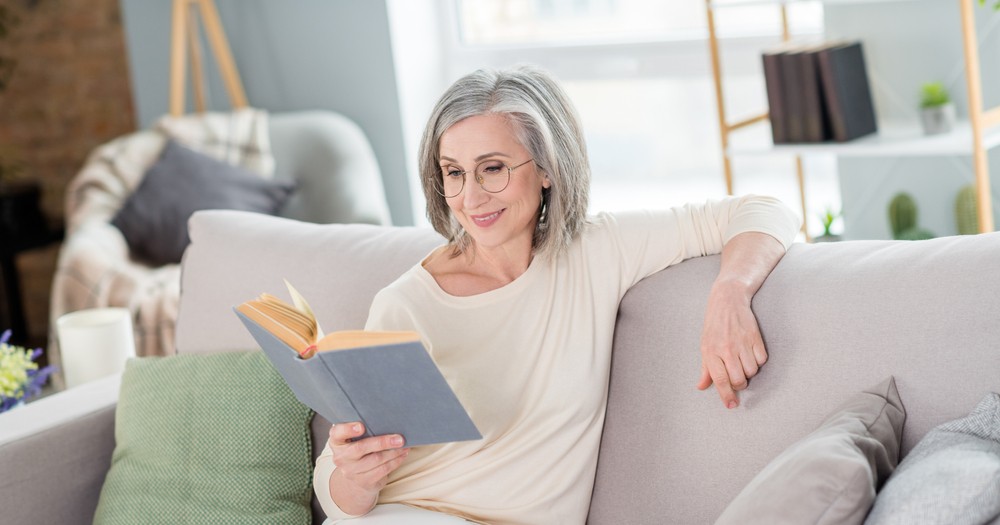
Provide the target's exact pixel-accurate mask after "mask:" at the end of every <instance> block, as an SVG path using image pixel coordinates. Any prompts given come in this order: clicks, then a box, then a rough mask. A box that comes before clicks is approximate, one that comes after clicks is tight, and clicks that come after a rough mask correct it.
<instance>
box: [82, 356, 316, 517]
mask: <svg viewBox="0 0 1000 525" xmlns="http://www.w3.org/2000/svg"><path fill="white" fill-rule="evenodd" d="M311 417H312V412H311V411H310V410H309V409H308V408H306V407H305V405H302V404H301V403H299V402H298V401H297V400H296V399H295V396H294V395H293V394H292V392H291V391H290V390H289V389H288V387H287V386H286V385H285V382H284V381H283V380H282V379H281V376H279V375H278V373H277V372H275V371H274V368H272V366H271V364H270V363H269V362H268V361H267V358H266V357H265V356H264V354H263V353H262V352H260V351H253V352H231V353H221V354H204V355H176V356H170V357H146V358H138V359H132V360H130V361H129V362H128V364H127V365H126V367H125V373H124V375H123V376H122V385H121V394H120V395H119V399H118V408H117V411H116V413H115V451H114V455H113V456H112V459H111V470H110V471H109V472H108V475H107V478H106V479H105V481H104V486H103V488H102V489H101V497H100V502H99V503H98V506H97V514H96V516H95V517H94V523H95V524H105V523H106V524H117V523H122V524H126V523H128V524H132V523H164V524H167V523H169V524H200V523H204V524H212V525H215V524H218V523H239V524H241V525H249V524H255V523H259V524H266V525H273V524H285V523H310V521H311V519H312V515H311V510H310V506H309V502H310V497H311V494H312V486H311V485H312V453H311V450H312V443H311V438H310V432H309V421H310V418H311Z"/></svg>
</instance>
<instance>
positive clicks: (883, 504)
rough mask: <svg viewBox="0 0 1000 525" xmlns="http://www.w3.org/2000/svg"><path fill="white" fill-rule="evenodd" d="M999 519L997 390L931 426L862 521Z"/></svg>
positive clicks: (999, 401) (999, 412)
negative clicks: (967, 409) (951, 418)
mask: <svg viewBox="0 0 1000 525" xmlns="http://www.w3.org/2000/svg"><path fill="white" fill-rule="evenodd" d="M998 522H1000V394H996V393H990V394H987V395H986V397H985V398H983V400H982V401H980V402H979V404H978V405H976V408H975V409H973V410H972V413H970V414H969V415H968V416H967V417H964V418H962V419H956V420H955V421H950V422H948V423H944V424H942V425H940V426H937V427H935V428H934V429H933V430H931V431H930V432H928V433H927V435H926V436H924V437H923V439H921V440H920V442H919V443H917V445H916V446H915V447H913V450H911V451H910V453H909V454H907V455H906V457H905V458H903V461H902V463H900V464H899V469H898V470H896V473H895V474H893V475H892V477H891V478H889V482H888V483H886V484H885V487H884V488H883V489H882V491H881V492H879V495H878V498H877V499H876V500H875V506H874V507H872V511H871V514H870V515H869V516H868V520H867V521H865V523H866V524H868V523H871V524H876V525H880V524H887V523H900V524H903V523H905V524H921V523H963V524H964V523H998Z"/></svg>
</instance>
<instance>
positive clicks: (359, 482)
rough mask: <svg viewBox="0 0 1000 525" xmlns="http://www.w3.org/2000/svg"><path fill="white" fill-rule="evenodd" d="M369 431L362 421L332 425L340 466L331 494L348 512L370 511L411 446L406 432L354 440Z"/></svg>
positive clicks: (335, 459)
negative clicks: (403, 434)
mask: <svg viewBox="0 0 1000 525" xmlns="http://www.w3.org/2000/svg"><path fill="white" fill-rule="evenodd" d="M364 433H365V429H364V425H363V424H362V423H341V424H339V425H333V426H332V427H330V440H329V444H330V449H331V450H332V451H333V464H334V465H336V467H337V468H336V470H334V471H333V475H332V477H331V478H330V496H331V497H333V500H334V502H335V503H336V504H337V506H338V507H340V510H342V511H344V512H347V513H348V514H354V515H360V514H365V513H367V512H368V511H370V510H371V509H372V508H373V507H374V506H375V502H376V501H377V500H378V494H379V492H380V491H381V490H382V487H384V486H385V484H386V483H387V482H388V480H389V474H391V473H392V472H393V471H394V470H396V469H397V468H399V466H400V465H402V464H403V460H405V459H406V456H407V454H409V452H410V449H408V448H402V447H403V443H404V441H403V436H401V435H399V434H388V435H384V436H373V437H368V438H364V439H359V440H357V441H353V440H354V439H355V438H358V437H360V436H361V435H363V434H364Z"/></svg>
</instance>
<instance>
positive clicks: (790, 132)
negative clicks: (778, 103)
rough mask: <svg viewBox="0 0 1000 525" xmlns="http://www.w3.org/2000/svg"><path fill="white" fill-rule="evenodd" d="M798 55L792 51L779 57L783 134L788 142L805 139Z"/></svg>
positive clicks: (797, 52) (798, 52)
mask: <svg viewBox="0 0 1000 525" xmlns="http://www.w3.org/2000/svg"><path fill="white" fill-rule="evenodd" d="M800 54H801V52H800V51H794V52H788V53H782V54H781V55H779V60H780V61H781V78H782V93H783V95H784V98H783V101H784V105H785V132H786V138H787V140H788V142H802V141H803V140H804V139H805V128H804V126H803V120H804V119H803V106H802V103H803V101H802V82H801V80H800V79H801V78H802V72H801V69H802V67H801V65H800V59H799V55H800Z"/></svg>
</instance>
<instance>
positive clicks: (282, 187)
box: [111, 140, 294, 266]
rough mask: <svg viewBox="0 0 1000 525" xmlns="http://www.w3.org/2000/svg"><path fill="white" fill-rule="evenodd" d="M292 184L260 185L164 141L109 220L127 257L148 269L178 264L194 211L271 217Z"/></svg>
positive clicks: (249, 175) (260, 181) (243, 172)
mask: <svg viewBox="0 0 1000 525" xmlns="http://www.w3.org/2000/svg"><path fill="white" fill-rule="evenodd" d="M293 189H294V184H293V183H291V182H285V181H274V180H267V179H262V178H260V177H259V176H258V175H255V174H253V173H251V172H249V171H247V170H245V169H243V168H240V167H238V166H233V165H231V164H227V163H225V162H222V161H220V160H216V159H214V158H212V157H209V156H207V155H205V154H203V153H199V152H197V151H194V150H193V149H190V148H188V147H186V146H183V145H181V144H179V143H177V142H175V141H174V140H168V141H167V145H166V147H164V149H163V153H162V154H161V155H160V158H159V160H157V161H156V163H155V164H153V166H152V167H150V168H149V170H147V171H146V173H145V175H144V176H143V179H142V182H141V183H140V184H139V187H138V188H136V190H135V191H134V192H133V193H132V195H130V196H129V198H128V199H127V200H126V201H125V205H124V206H122V208H121V209H120V210H118V213H117V214H116V215H115V217H114V219H112V220H111V224H113V225H114V226H115V227H116V228H118V229H119V230H121V232H122V235H124V236H125V241H126V242H127V243H128V246H129V250H130V251H131V253H132V256H133V257H134V258H135V259H137V260H140V261H142V262H145V263H147V264H150V265H152V266H162V265H164V264H170V263H179V262H180V261H181V255H183V254H184V249H185V248H186V247H187V245H188V244H190V243H191V239H190V237H188V231H187V221H188V218H190V217H191V214H192V213H194V212H196V211H198V210H211V209H222V210H244V211H252V212H258V213H266V214H268V215H274V214H275V213H277V212H278V210H279V209H280V208H281V206H282V205H283V204H284V203H285V201H286V200H287V199H288V197H289V196H290V195H291V193H292V190H293Z"/></svg>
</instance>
